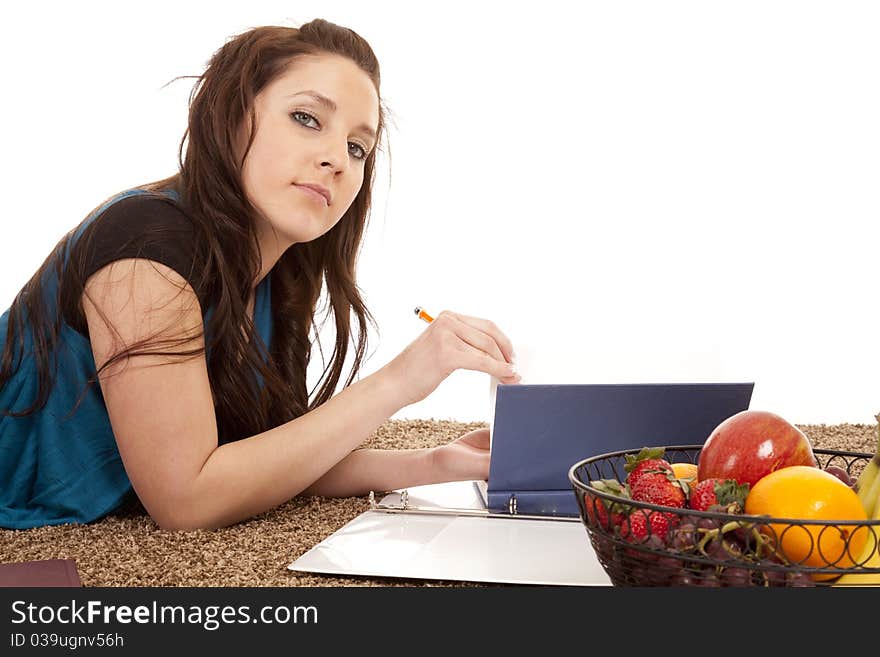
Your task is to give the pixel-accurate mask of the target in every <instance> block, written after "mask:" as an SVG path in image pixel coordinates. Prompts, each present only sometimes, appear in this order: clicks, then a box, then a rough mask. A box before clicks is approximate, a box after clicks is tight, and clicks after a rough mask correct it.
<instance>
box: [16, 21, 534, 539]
mask: <svg viewBox="0 0 880 657" xmlns="http://www.w3.org/2000/svg"><path fill="white" fill-rule="evenodd" d="M383 123H384V122H383V112H382V108H381V100H380V94H379V66H378V63H377V61H376V59H375V56H374V54H373V52H372V50H371V49H370V47H369V45H368V44H367V43H366V42H365V41H364V40H363V39H362V38H361V37H360V36H358V35H357V34H355V33H354V32H352V31H351V30H348V29H345V28H342V27H339V26H336V25H333V24H332V23H328V22H326V21H322V20H315V21H312V22H310V23H308V24H306V25H303V26H302V27H300V28H299V29H293V28H282V27H263V28H256V29H253V30H250V31H248V32H246V33H244V34H241V35H239V36H238V37H236V38H234V39H232V40H230V41H229V42H228V43H226V44H225V45H224V46H223V47H222V48H221V49H220V50H218V51H217V53H215V55H214V57H213V58H212V59H211V61H210V62H209V65H208V67H207V69H206V71H205V72H204V74H203V75H202V76H201V77H200V78H199V80H198V82H197V84H196V87H195V89H194V92H193V96H192V99H191V103H190V116H189V124H188V129H187V133H186V135H185V136H184V140H183V142H182V143H181V162H180V170H179V172H178V174H176V175H174V176H172V177H170V178H168V179H165V180H162V181H158V182H155V183H151V184H148V185H144V186H142V187H138V188H134V189H131V190H127V191H125V192H123V193H121V194H118V195H117V196H115V197H113V198H111V199H110V200H109V201H107V202H105V203H104V204H103V205H102V206H100V207H99V208H97V209H96V210H95V211H94V212H93V213H92V214H90V215H89V216H88V217H87V218H86V219H85V220H84V221H83V223H82V224H81V225H80V226H79V227H78V228H77V229H76V230H74V231H72V232H71V233H69V234H68V236H66V237H65V238H64V239H63V240H62V241H61V242H60V243H59V244H58V246H57V247H56V248H55V250H54V251H53V253H52V254H51V255H50V256H49V257H48V258H47V260H46V262H45V263H44V264H43V266H42V267H41V268H40V270H39V271H38V272H37V273H36V274H35V275H34V277H33V278H32V279H31V280H30V281H29V282H28V283H27V284H26V285H25V287H24V288H23V289H22V291H21V292H20V293H19V294H18V296H17V297H16V298H15V300H14V302H13V304H12V306H11V307H10V309H9V311H8V312H7V313H6V314H4V315H3V317H2V319H0V335H2V336H4V338H5V343H4V344H3V351H2V360H0V412H2V413H3V415H2V416H0V526H2V527H9V528H26V527H35V526H40V525H49V524H61V523H69V522H78V523H86V522H91V521H93V520H96V519H99V518H101V517H103V516H105V515H106V514H108V513H110V512H112V511H113V510H114V509H118V508H119V507H120V506H121V505H122V504H123V503H125V502H126V501H127V500H129V499H131V496H132V495H136V496H137V497H138V498H139V499H140V501H141V503H142V504H143V506H144V508H145V509H146V510H147V511H148V512H149V514H150V515H151V517H152V518H153V519H154V520H155V521H156V523H157V524H158V525H159V526H160V527H162V528H165V529H180V530H187V529H196V528H217V527H222V526H226V525H229V524H232V523H235V522H238V521H241V520H243V519H246V518H249V517H251V516H253V515H255V514H259V513H262V512H264V511H266V510H268V509H271V508H273V507H275V506H277V505H278V504H281V503H282V502H284V501H286V500H288V499H290V498H291V497H293V496H295V495H298V494H313V495H326V496H351V495H361V494H365V493H366V492H368V491H369V490H390V489H393V488H399V487H404V486H412V485H418V484H427V483H435V482H441V481H455V480H466V479H481V478H482V479H485V478H486V477H487V475H488V463H489V454H488V433H487V431H486V430H478V431H474V432H470V433H468V434H466V435H464V436H462V437H460V438H459V439H458V440H455V441H453V442H451V443H449V444H447V445H443V446H440V447H437V448H434V449H430V450H397V451H394V450H366V449H358V446H359V445H360V444H361V443H362V442H363V441H364V440H366V439H367V438H368V437H369V436H370V435H371V433H372V432H373V431H374V430H375V429H376V428H377V427H379V426H380V425H381V424H382V423H383V422H385V421H386V420H387V419H388V418H389V417H391V415H393V414H394V413H395V412H396V411H397V410H399V409H400V408H402V407H404V406H406V405H408V404H412V403H414V402H416V401H419V400H421V399H424V398H425V397H426V396H427V395H429V394H430V393H431V392H432V391H433V390H434V389H435V388H436V387H437V386H438V385H439V384H440V382H441V381H442V380H443V379H445V378H446V377H447V376H449V374H451V373H452V372H453V371H455V370H457V369H462V368H463V369H470V370H477V371H482V372H486V373H488V374H491V375H492V376H495V377H497V378H498V379H499V380H501V381H502V382H503V383H515V382H518V381H519V377H518V376H517V374H516V369H515V367H514V365H513V353H512V347H511V345H510V342H509V340H508V339H507V338H506V337H505V335H504V334H503V333H502V332H501V331H499V329H498V328H497V327H496V326H494V325H493V324H492V323H491V322H489V321H486V320H482V319H478V318H473V317H466V316H462V315H459V314H456V313H452V312H443V313H440V315H439V316H438V317H437V319H436V320H435V321H434V322H432V323H431V324H430V325H429V326H428V328H427V329H425V331H424V332H423V333H422V335H420V336H419V337H418V338H417V339H416V340H415V341H414V342H413V343H412V344H410V345H409V346H408V347H407V348H406V349H405V350H404V351H403V352H402V353H401V354H400V355H399V356H397V357H396V358H395V359H394V360H392V361H391V362H390V363H388V364H387V365H386V366H384V367H383V368H381V369H380V370H379V371H377V372H376V373H374V374H372V375H370V376H368V377H365V378H363V379H361V380H358V381H357V382H354V380H355V377H356V375H357V372H358V370H359V369H360V367H361V365H362V361H363V358H364V354H365V345H366V333H367V332H366V325H367V321H368V320H371V319H372V318H371V317H370V315H369V313H368V311H367V309H366V308H365V306H364V304H363V301H362V300H361V297H360V294H359V290H358V288H357V285H356V283H355V269H356V267H355V265H356V257H357V252H358V249H359V247H360V244H361V239H362V236H363V231H364V225H365V222H366V218H367V214H368V211H369V207H370V192H371V186H372V181H373V170H374V163H375V153H376V147H377V144H378V143H379V141H380V139H381V137H382V133H383V127H384V126H383ZM322 289H323V290H324V291H325V294H326V297H323V296H322ZM322 299H326V304H327V312H328V314H329V313H330V312H332V315H333V318H334V321H335V328H336V343H335V346H334V350H333V352H332V354H331V357H330V360H329V365H328V366H327V368H326V369H325V371H324V373H323V376H322V377H321V381H320V382H319V383H320V386H319V388H318V390H317V392H316V393H315V394H313V395H312V396H311V399H310V395H309V393H308V391H307V387H306V368H307V365H308V362H309V357H310V355H311V341H312V337H313V336H314V333H313V331H314V329H315V328H316V327H315V314H316V311H317V308H318V304H319V301H321V300H322ZM352 315H353V316H354V317H355V318H356V320H357V329H356V330H357V335H356V338H355V337H353V335H352V334H353V333H354V328H353V327H352V325H351V321H350V319H351V316H352ZM350 342H353V343H354V346H355V349H354V354H353V358H352V366H351V371H350V373H349V375H348V377H347V379H346V380H345V385H344V387H343V389H342V391H341V392H339V393H338V394H336V395H335V396H334V392H335V391H336V389H337V385H338V383H339V381H340V377H341V374H342V370H343V365H344V362H345V359H346V356H347V355H348V345H349V343H350ZM313 392H314V391H313Z"/></svg>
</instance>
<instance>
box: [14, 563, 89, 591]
mask: <svg viewBox="0 0 880 657" xmlns="http://www.w3.org/2000/svg"><path fill="white" fill-rule="evenodd" d="M0 586H4V587H5V586H82V582H81V581H80V579H79V572H77V570H76V561H74V560H73V559H41V560H39V561H22V562H19V563H0Z"/></svg>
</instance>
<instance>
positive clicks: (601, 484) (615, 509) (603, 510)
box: [584, 479, 629, 529]
mask: <svg viewBox="0 0 880 657" xmlns="http://www.w3.org/2000/svg"><path fill="white" fill-rule="evenodd" d="M590 486H591V487H592V488H594V489H596V490H598V491H601V492H603V493H608V494H609V495H616V496H618V497H626V498H628V497H629V492H628V491H627V490H626V487H625V486H623V485H622V484H620V482H618V481H617V480H616V479H600V480H597V481H591V482H590ZM584 508H585V509H586V510H587V519H588V521H589V522H590V524H591V525H598V526H599V527H602V528H604V529H611V528H612V527H616V526H619V525H620V523H621V522H623V519H624V518H625V517H626V513H627V511H628V510H629V506H628V505H626V504H621V503H620V502H615V501H611V500H606V499H603V498H601V497H599V496H598V495H593V494H591V493H585V494H584ZM609 509H610V510H611V514H610V516H609V513H608V511H609Z"/></svg>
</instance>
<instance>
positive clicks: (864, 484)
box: [855, 413, 880, 518]
mask: <svg viewBox="0 0 880 657" xmlns="http://www.w3.org/2000/svg"><path fill="white" fill-rule="evenodd" d="M874 419H876V420H877V429H876V432H877V447H876V449H875V451H874V456H873V457H872V458H871V460H870V461H868V463H867V464H866V465H865V469H864V470H862V473H861V474H860V475H859V478H858V481H856V485H855V490H856V493H858V496H859V501H860V502H861V503H862V507H863V508H864V509H865V513H867V514H868V517H869V518H871V517H873V516H874V512H875V510H876V507H877V506H878V504H877V500H878V497H880V413H878V414H877V415H875V416H874Z"/></svg>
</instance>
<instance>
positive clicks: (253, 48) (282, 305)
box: [0, 19, 385, 443]
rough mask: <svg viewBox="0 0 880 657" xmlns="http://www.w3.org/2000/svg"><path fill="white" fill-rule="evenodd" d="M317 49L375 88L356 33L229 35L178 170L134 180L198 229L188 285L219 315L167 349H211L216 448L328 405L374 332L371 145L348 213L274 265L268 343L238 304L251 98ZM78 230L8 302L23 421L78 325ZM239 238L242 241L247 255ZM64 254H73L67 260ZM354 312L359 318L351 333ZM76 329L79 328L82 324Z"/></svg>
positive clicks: (375, 71)
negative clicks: (316, 352)
mask: <svg viewBox="0 0 880 657" xmlns="http://www.w3.org/2000/svg"><path fill="white" fill-rule="evenodd" d="M315 54H334V55H341V56H344V57H347V58H349V59H351V60H352V61H353V62H354V63H355V64H357V65H358V66H359V67H360V68H361V69H362V70H363V71H364V72H365V73H366V74H367V75H368V76H369V77H370V79H371V80H372V81H373V84H374V85H375V88H376V93H377V95H378V94H379V83H380V75H379V64H378V61H377V59H376V57H375V55H374V53H373V51H372V49H371V48H370V46H369V44H368V43H367V42H366V41H365V40H364V39H363V38H362V37H360V36H359V35H358V34H357V33H355V32H353V31H352V30H349V29H347V28H344V27H340V26H338V25H334V24H333V23H330V22H328V21H324V20H320V19H318V20H314V21H311V22H309V23H306V24H305V25H302V26H300V27H299V28H289V27H275V26H272V27H258V28H255V29H252V30H249V31H247V32H244V33H242V34H240V35H238V36H235V37H233V38H232V39H230V40H229V41H227V43H225V44H224V45H223V46H222V47H221V48H220V49H219V50H218V51H217V52H216V53H214V55H213V57H212V58H211V60H210V61H209V63H208V66H207V68H206V70H205V71H204V73H203V74H202V75H201V76H198V77H197V78H196V83H195V85H194V87H193V91H192V94H191V96H190V103H189V121H188V127H187V130H186V132H185V133H184V136H183V139H182V140H181V143H180V151H179V165H180V170H179V172H178V173H177V174H175V175H173V176H171V177H169V178H166V179H164V180H160V181H156V182H153V183H148V184H145V185H142V186H141V187H140V189H143V190H146V191H148V192H159V191H161V190H167V189H171V190H174V191H176V192H177V194H178V196H179V204H180V205H181V206H182V208H183V209H184V211H185V213H186V214H187V215H188V216H189V217H190V219H191V220H192V222H193V224H194V227H195V230H196V236H197V238H196V243H197V244H198V248H199V250H200V252H199V253H198V254H196V257H195V262H197V263H198V266H197V268H195V269H194V272H193V274H194V277H193V278H192V279H191V282H193V283H194V286H195V287H199V286H205V287H210V289H211V290H212V292H211V299H212V301H213V306H212V308H213V312H212V315H211V316H210V318H209V319H208V321H207V323H206V326H205V336H204V337H205V348H204V349H194V350H190V351H187V352H181V351H179V350H176V351H174V352H171V353H172V354H173V355H175V356H180V355H187V356H194V355H198V354H201V353H205V354H206V357H207V364H208V372H209V379H210V382H211V389H212V393H213V396H214V405H215V412H216V416H217V423H218V431H219V437H220V442H221V443H223V442H228V441H231V440H236V439H239V438H243V437H245V436H248V435H252V434H255V433H259V432H262V431H265V430H268V429H270V428H272V427H274V426H277V425H279V424H282V423H284V422H287V421H289V420H291V419H293V418H295V417H298V416H300V415H302V414H304V413H305V412H307V411H308V410H310V409H312V408H314V407H316V406H318V405H320V404H322V403H323V402H325V401H327V400H328V399H329V398H330V397H331V396H332V395H333V394H334V393H335V391H336V388H337V386H338V384H339V381H340V378H341V376H342V370H343V367H344V364H345V361H346V357H347V356H348V350H349V344H350V343H352V342H354V354H353V359H352V366H351V371H350V374H349V376H348V378H347V379H346V382H345V385H349V384H351V382H352V381H353V380H354V379H355V377H356V376H357V373H358V371H359V370H360V368H361V366H362V364H363V360H364V358H365V355H366V347H367V334H368V327H367V324H368V322H369V324H371V325H373V326H375V322H374V321H373V318H372V316H371V315H370V313H369V311H368V310H367V308H366V306H365V304H364V301H363V299H362V298H361V294H360V290H359V288H358V286H357V284H356V276H355V273H356V263H357V257H358V254H359V251H360V247H361V242H362V237H363V233H364V229H365V226H366V222H367V217H368V214H369V210H370V199H371V191H372V186H373V180H374V177H375V159H376V151H377V149H375V148H374V149H372V150H371V151H370V153H369V155H368V156H367V158H366V161H365V164H364V181H363V184H362V186H361V189H360V190H359V191H358V194H357V196H356V197H355V199H354V202H353V203H352V205H351V207H349V209H348V210H347V211H346V213H345V215H343V217H342V219H341V220H340V221H339V222H338V223H337V224H336V225H335V226H334V227H333V228H332V229H331V230H329V231H328V232H327V233H326V234H324V235H322V236H321V237H320V238H318V239H315V240H313V241H311V242H307V243H300V244H296V245H294V246H292V247H290V248H289V249H288V250H287V251H286V252H285V253H284V254H283V255H282V256H281V258H280V259H279V261H278V262H277V264H276V265H275V266H274V268H273V269H272V272H271V297H272V339H271V345H270V347H269V348H268V349H267V347H266V345H264V344H262V341H261V340H260V339H259V334H257V333H256V331H255V329H254V324H253V321H252V320H251V319H250V318H249V317H248V316H247V312H246V305H247V300H248V298H249V297H250V295H251V291H252V288H253V282H254V280H255V277H256V276H257V274H258V273H259V266H260V255H259V249H258V243H257V237H256V231H255V221H254V218H255V216H256V210H255V208H254V207H253V206H252V204H251V203H250V202H249V201H248V199H247V197H246V195H245V193H244V189H243V185H242V178H241V165H242V162H243V161H244V157H243V156H240V155H239V156H237V155H236V153H237V152H238V151H237V149H236V143H237V134H238V130H239V129H240V126H242V125H243V124H245V121H246V119H247V118H248V117H249V118H250V122H249V125H250V126H251V128H250V129H251V134H250V137H249V139H248V150H249V148H250V144H251V143H252V141H253V138H254V130H255V125H256V121H255V112H254V99H255V97H256V96H257V94H259V93H260V91H261V90H262V89H263V88H264V87H265V86H266V85H268V84H269V83H270V82H272V81H273V80H274V79H275V78H277V77H278V76H279V75H281V74H282V73H283V72H284V71H285V69H286V67H287V66H288V65H289V64H290V63H291V62H293V61H295V60H296V58H297V57H300V56H302V55H315ZM379 110H380V111H379V125H378V134H379V135H380V136H381V135H383V132H384V131H383V128H384V122H385V112H384V110H383V107H382V103H381V96H380V107H379ZM246 153H247V151H245V155H246ZM76 232H77V231H71V233H69V234H68V235H67V236H66V237H65V238H63V239H62V240H61V242H59V244H58V245H57V246H56V247H55V249H54V251H53V252H52V254H50V256H49V257H48V258H47V259H46V261H45V262H44V263H43V265H42V266H41V267H40V269H39V270H38V271H37V272H36V273H35V274H34V276H33V277H32V278H31V279H30V280H29V281H28V283H27V284H26V285H25V286H24V287H23V288H22V290H21V292H19V294H18V295H17V296H16V298H15V300H14V301H13V303H12V305H11V307H10V310H9V323H8V327H7V335H6V345H5V348H4V351H3V356H2V360H0V387H2V386H3V385H4V384H5V383H6V382H7V381H8V380H9V379H10V378H11V377H12V375H13V374H14V373H15V371H16V370H17V368H18V366H19V365H20V364H21V360H22V357H23V355H24V345H25V343H26V340H25V331H26V330H27V329H28V328H30V330H31V335H32V337H33V358H34V359H35V361H36V365H37V372H38V378H39V389H38V392H37V396H36V399H35V401H34V403H33V404H32V405H31V406H30V407H29V408H27V409H24V410H22V411H18V412H12V411H11V409H2V412H3V413H4V414H6V415H13V416H16V417H18V416H23V415H28V414H30V413H33V412H35V411H38V410H39V409H41V408H43V406H45V404H46V402H47V400H48V397H49V393H50V391H51V388H52V385H53V383H54V381H53V376H52V369H53V366H54V365H53V364H54V359H53V357H52V356H53V351H54V349H55V348H56V345H57V343H58V336H59V331H60V327H61V320H62V318H69V317H72V318H80V320H79V323H80V324H82V320H81V318H82V310H81V306H80V302H81V299H82V295H83V292H84V286H85V281H84V280H83V269H84V267H85V257H84V255H83V254H84V253H85V252H86V250H87V249H86V248H85V245H87V244H88V238H89V231H88V230H86V231H84V232H83V233H82V235H81V237H80V239H79V240H78V241H77V242H76V247H75V248H73V250H72V251H71V240H72V239H73V237H74V235H75V234H76ZM242 244H246V245H247V248H244V249H243V248H242ZM69 252H70V253H71V257H70V259H69V262H67V264H66V266H65V265H64V261H65V257H66V254H68V253H69ZM53 272H54V274H55V276H56V277H57V278H56V281H58V283H57V290H55V289H53V288H55V284H53V282H52V280H51V276H50V274H52V273H53ZM322 290H324V291H325V294H326V307H325V308H326V314H325V318H324V320H325V321H326V319H327V318H329V316H330V315H331V314H332V316H333V319H334V322H335V345H334V348H333V351H332V353H331V354H330V358H329V363H328V364H327V365H326V367H325V368H324V371H323V373H322V375H321V377H320V379H319V381H318V383H317V384H316V386H315V389H317V392H316V393H315V390H314V389H313V390H312V391H311V393H310V392H309V391H308V389H307V382H306V379H307V367H308V363H309V358H310V356H311V350H312V341H311V337H310V336H311V334H312V331H313V330H314V331H315V335H316V336H317V331H318V329H319V327H320V325H321V324H323V321H322V322H321V324H316V313H317V312H318V304H319V301H321V294H322ZM53 296H54V301H55V304H56V307H57V308H58V312H57V313H55V314H53V313H51V312H50V310H49V307H48V305H49V304H48V302H50V301H51V299H52V297H53ZM203 310H207V309H205V308H203ZM352 315H354V317H355V319H356V320H357V329H356V331H357V335H356V338H354V339H353V338H352V334H353V331H354V329H353V327H352V323H351V319H352V317H351V316H352ZM105 319H106V318H105ZM71 323H72V324H73V325H74V326H76V324H77V321H76V320H72V321H71ZM190 339H191V338H190ZM160 342H161V341H160ZM183 342H186V340H184V341H183ZM162 346H165V343H162V344H159V343H156V342H155V341H154V342H153V343H151V344H148V341H142V342H139V343H138V344H136V345H130V346H128V347H127V348H126V349H123V350H121V351H119V352H118V353H116V354H114V355H113V357H112V358H110V359H109V360H108V361H107V362H106V363H105V364H104V365H102V367H101V368H100V370H98V371H97V372H95V376H94V377H92V378H90V379H89V381H88V382H86V384H85V385H86V387H88V386H89V385H91V384H94V383H95V382H96V381H97V377H98V374H99V373H100V371H102V370H103V369H104V368H106V367H108V366H109V365H111V364H112V363H115V362H116V361H119V360H121V359H127V358H130V357H132V356H136V355H141V354H145V353H150V354H157V353H164V352H162V351H160V348H161V347H162ZM318 346H319V348H320V342H318ZM267 355H268V357H267ZM245 365H249V366H250V367H247V366H245ZM259 381H262V386H260V385H259V384H258V383H259ZM84 392H85V391H84ZM80 399H82V396H81V397H80Z"/></svg>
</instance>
